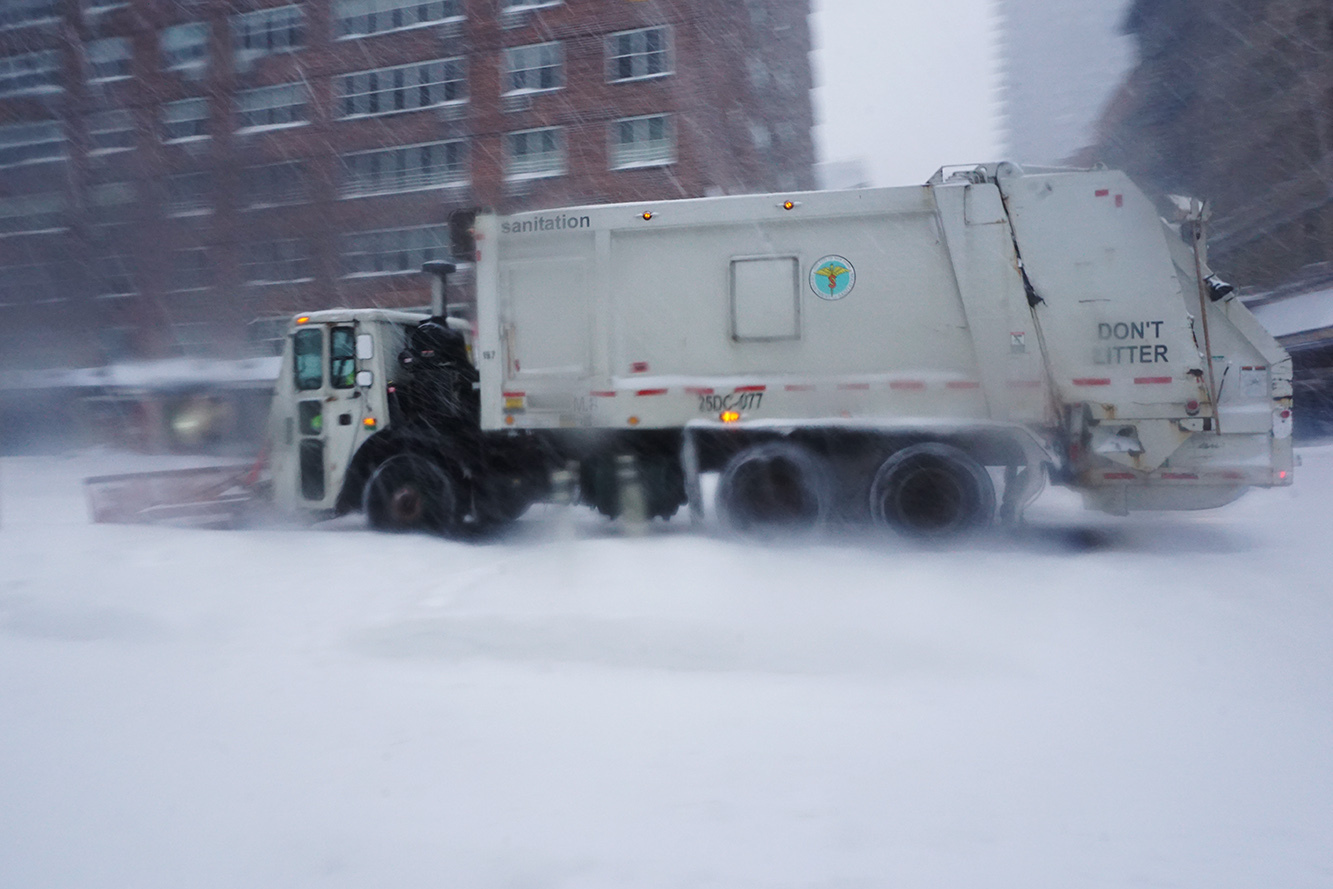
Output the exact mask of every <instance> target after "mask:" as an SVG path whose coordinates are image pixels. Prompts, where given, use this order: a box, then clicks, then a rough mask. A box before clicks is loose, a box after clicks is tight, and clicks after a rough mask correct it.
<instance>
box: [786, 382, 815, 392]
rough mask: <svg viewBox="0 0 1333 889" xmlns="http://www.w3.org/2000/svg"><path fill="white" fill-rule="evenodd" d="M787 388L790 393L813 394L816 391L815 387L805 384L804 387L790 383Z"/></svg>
mask: <svg viewBox="0 0 1333 889" xmlns="http://www.w3.org/2000/svg"><path fill="white" fill-rule="evenodd" d="M786 388H787V391H788V392H813V391H815V387H814V386H810V385H805V384H802V385H796V384H795V383H789V384H788V385H787V387H786Z"/></svg>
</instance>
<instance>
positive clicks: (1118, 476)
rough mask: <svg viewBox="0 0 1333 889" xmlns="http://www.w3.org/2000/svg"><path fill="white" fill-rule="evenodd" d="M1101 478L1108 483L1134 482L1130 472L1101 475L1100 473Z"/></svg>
mask: <svg viewBox="0 0 1333 889" xmlns="http://www.w3.org/2000/svg"><path fill="white" fill-rule="evenodd" d="M1102 478H1104V479H1107V480H1110V481H1133V480H1134V473H1132V472H1103V473H1102Z"/></svg>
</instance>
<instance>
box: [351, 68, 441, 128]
mask: <svg viewBox="0 0 1333 889" xmlns="http://www.w3.org/2000/svg"><path fill="white" fill-rule="evenodd" d="M466 98H467V80H466V76H465V75H464V73H463V60H462V59H439V60H437V61H433V62H422V63H419V64H416V65H400V66H398V67H396V68H376V69H375V70H373V71H357V72H356V73H354V74H347V75H344V76H343V78H342V93H341V104H340V106H339V107H340V116H341V117H343V118H348V117H368V116H371V115H375V114H394V113H396V112H399V111H416V110H417V109H419V108H430V107H433V106H436V105H446V104H448V103H450V102H461V101H464V100H465V99H466Z"/></svg>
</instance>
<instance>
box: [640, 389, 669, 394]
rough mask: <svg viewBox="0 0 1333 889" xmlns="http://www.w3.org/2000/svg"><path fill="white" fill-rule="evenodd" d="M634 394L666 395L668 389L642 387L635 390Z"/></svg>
mask: <svg viewBox="0 0 1333 889" xmlns="http://www.w3.org/2000/svg"><path fill="white" fill-rule="evenodd" d="M634 394H635V395H665V394H667V390H665V389H640V390H639V391H638V392H635V393H634Z"/></svg>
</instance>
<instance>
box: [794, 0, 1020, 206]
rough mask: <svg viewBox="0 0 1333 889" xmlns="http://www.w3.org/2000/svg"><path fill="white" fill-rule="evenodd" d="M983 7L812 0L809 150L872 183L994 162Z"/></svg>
mask: <svg viewBox="0 0 1333 889" xmlns="http://www.w3.org/2000/svg"><path fill="white" fill-rule="evenodd" d="M990 5H991V4H990V3H989V2H988V0H813V6H814V10H815V14H814V16H813V18H812V19H811V26H812V29H813V34H814V41H815V54H814V58H813V63H814V69H815V85H816V88H815V96H814V98H815V120H816V127H815V145H816V149H817V151H818V154H819V159H820V160H821V161H826V160H833V161H838V160H861V161H862V162H863V163H864V164H865V167H866V172H867V174H868V175H869V177H870V180H871V183H872V184H874V185H906V184H911V183H920V182H924V181H925V180H926V179H927V178H929V176H930V175H931V174H932V173H934V172H935V170H936V169H937V168H939V167H941V166H944V165H946V164H967V163H981V162H984V161H991V160H1000V159H1001V157H1000V155H1001V140H1000V126H999V105H998V101H997V100H998V93H997V86H998V67H999V66H998V51H997V46H996V36H997V32H996V21H995V18H994V14H993V12H992V10H991V9H990Z"/></svg>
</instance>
